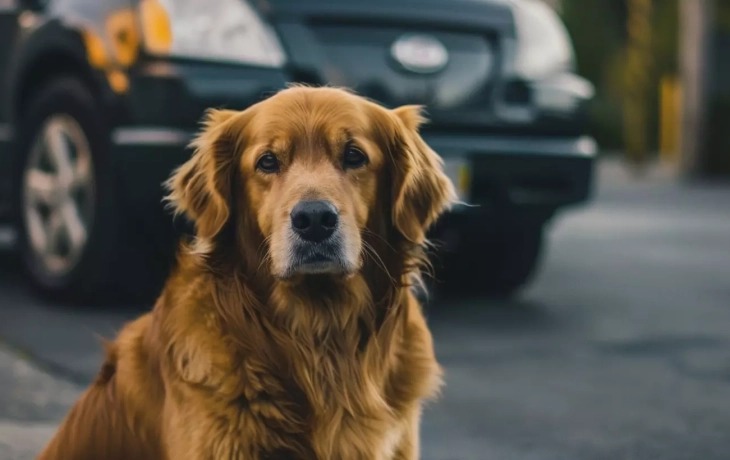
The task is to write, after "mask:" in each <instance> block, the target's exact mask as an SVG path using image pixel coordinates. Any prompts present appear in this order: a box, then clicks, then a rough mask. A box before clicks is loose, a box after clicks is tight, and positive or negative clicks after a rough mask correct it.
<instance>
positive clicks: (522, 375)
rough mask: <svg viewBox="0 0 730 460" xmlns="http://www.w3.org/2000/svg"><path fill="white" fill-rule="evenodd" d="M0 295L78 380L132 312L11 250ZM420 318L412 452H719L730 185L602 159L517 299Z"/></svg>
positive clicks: (724, 421) (1, 322) (709, 459)
mask: <svg viewBox="0 0 730 460" xmlns="http://www.w3.org/2000/svg"><path fill="white" fill-rule="evenodd" d="M0 264H2V262H0ZM0 305H1V306H2V308H0V338H2V340H4V341H6V342H7V343H10V344H12V346H14V347H17V348H19V349H22V350H26V351H27V352H29V353H31V354H33V355H34V356H36V359H37V360H39V361H40V362H41V363H43V365H44V366H45V368H46V369H50V370H52V371H54V372H59V371H60V372H61V373H62V374H63V375H65V376H66V377H70V378H73V379H76V380H78V381H85V380H86V379H88V378H89V377H90V375H92V374H93V372H94V371H95V367H96V365H97V363H98V359H99V352H98V346H97V344H96V340H95V338H94V333H95V332H102V333H109V332H110V331H113V330H114V329H115V328H116V327H118V325H119V324H120V322H121V321H123V320H124V319H125V318H127V317H130V316H132V315H134V314H136V312H137V311H139V310H138V309H137V310H134V309H132V310H125V309H120V308H116V309H115V310H113V311H90V310H79V309H72V308H59V307H58V306H54V305H51V304H49V303H47V302H44V301H42V300H39V299H38V298H36V297H34V296H33V295H32V294H30V293H29V290H28V289H27V287H26V286H25V285H24V283H23V282H22V279H21V278H20V277H19V276H17V275H16V274H15V266H14V265H13V264H12V263H11V262H9V261H6V262H4V264H3V268H0ZM138 308H139V307H138ZM429 317H430V323H431V325H432V328H433V332H434V335H435V337H436V346H437V352H438V355H439V357H440V360H441V362H442V363H443V364H444V365H445V367H446V369H447V384H448V386H447V389H446V390H445V393H444V395H443V398H442V399H441V400H440V401H439V402H438V403H436V404H434V405H433V406H431V408H430V409H429V411H428V412H427V413H426V417H425V420H424V428H423V444H424V456H423V457H424V459H427V460H452V459H453V460H456V459H465V460H472V459H474V460H480V459H498V460H510V459H520V460H523V459H540V460H551V459H556V460H557V459H561V460H564V459H575V460H592V459H596V460H598V459H611V460H615V459H627V460H629V459H639V460H643V459H652V460H653V459H667V460H682V459H688V460H689V459H700V458H701V459H703V460H713V459H718V460H720V459H722V460H726V459H727V458H729V456H730V454H728V452H730V187H727V186H719V185H718V186H711V185H704V186H697V185H693V186H679V185H677V184H676V183H673V182H672V181H669V180H667V179H666V178H664V177H663V176H661V177H655V178H653V179H652V180H651V181H649V183H645V184H637V183H633V182H632V181H631V180H628V179H627V178H626V177H625V176H623V175H622V174H621V172H620V170H617V169H616V168H615V167H613V166H612V165H608V166H604V167H603V168H602V171H601V183H600V188H599V194H598V198H597V201H596V203H595V204H594V206H592V207H591V208H589V209H583V210H575V211H573V212H571V213H569V214H567V215H564V216H563V217H561V218H560V219H558V220H557V221H556V222H555V223H554V225H553V226H552V228H551V232H550V251H549V254H548V256H547V260H546V264H545V267H544V270H543V271H542V272H541V274H540V276H539V278H538V279H537V280H536V282H535V283H534V284H533V286H532V287H531V288H530V289H529V290H528V291H527V292H526V293H525V294H524V296H523V297H522V298H521V300H519V301H514V302H509V303H499V304H489V303H485V302H476V301H472V302H461V303H458V302H449V303H444V302H440V303H438V302H437V303H436V304H435V305H432V306H431V307H430V308H429ZM0 356H1V355H0ZM2 366H3V362H2V360H1V359H0V369H2ZM2 382H3V381H2V380H0V383H2ZM7 404H8V402H6V401H4V400H3V399H2V398H0V419H1V418H2V417H3V416H7V413H8V409H7V407H6V406H7ZM56 412H57V411H55V410H54V411H51V410H49V414H50V415H49V416H48V417H49V418H47V419H46V420H54V418H53V417H55V415H54V414H55V413H56ZM6 418H11V419H12V414H11V416H7V417H6ZM16 418H17V417H16ZM3 430H4V428H3V425H2V424H0V437H1V436H2V433H3ZM38 436H42V435H41V434H38ZM0 455H1V451H0Z"/></svg>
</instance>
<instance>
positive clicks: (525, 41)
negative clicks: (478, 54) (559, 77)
mask: <svg viewBox="0 0 730 460" xmlns="http://www.w3.org/2000/svg"><path fill="white" fill-rule="evenodd" d="M513 5H514V9H513V11H514V17H515V26H516V32H517V41H516V43H515V46H516V50H515V51H516V56H515V62H514V72H515V73H516V74H517V75H518V76H519V77H521V78H524V79H525V80H534V79H537V78H542V77H545V76H548V75H551V74H554V73H558V72H565V71H570V70H572V68H573V66H574V62H573V59H574V56H573V44H572V43H571V41H570V35H568V31H567V30H566V29H565V26H564V25H563V22H562V21H561V19H560V18H559V17H558V15H557V13H555V11H553V10H552V8H550V7H549V6H548V5H546V4H545V3H544V2H543V1H542V0H519V1H514V2H513Z"/></svg>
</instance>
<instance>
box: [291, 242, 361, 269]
mask: <svg viewBox="0 0 730 460" xmlns="http://www.w3.org/2000/svg"><path fill="white" fill-rule="evenodd" d="M348 272H349V270H348V268H347V264H346V263H345V259H344V257H343V254H342V249H341V247H340V244H338V243H337V242H335V241H333V242H321V243H307V242H297V243H296V244H295V245H294V247H293V248H292V255H291V259H290V264H289V270H288V275H289V277H290V276H294V275H321V274H333V275H337V274H345V273H348Z"/></svg>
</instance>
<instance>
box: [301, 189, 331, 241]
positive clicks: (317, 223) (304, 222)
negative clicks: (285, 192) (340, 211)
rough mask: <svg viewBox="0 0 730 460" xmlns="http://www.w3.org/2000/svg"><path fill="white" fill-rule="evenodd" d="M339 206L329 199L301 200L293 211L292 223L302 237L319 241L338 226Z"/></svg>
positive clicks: (329, 234) (327, 236)
mask: <svg viewBox="0 0 730 460" xmlns="http://www.w3.org/2000/svg"><path fill="white" fill-rule="evenodd" d="M338 220H339V218H338V216H337V208H335V206H334V205H333V204H332V203H330V202H329V201H324V200H307V201H300V202H299V203H297V205H296V206H294V209H292V211H291V225H292V227H293V228H294V231H295V232H297V234H298V235H299V236H300V237H302V239H304V240H307V241H311V242H313V243H318V242H320V241H324V240H326V239H327V238H329V237H330V236H332V234H333V233H334V232H335V228H337V222H338Z"/></svg>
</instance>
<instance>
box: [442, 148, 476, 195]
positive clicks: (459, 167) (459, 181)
mask: <svg viewBox="0 0 730 460" xmlns="http://www.w3.org/2000/svg"><path fill="white" fill-rule="evenodd" d="M444 172H445V173H446V175H447V176H448V177H449V179H451V182H452V183H453V184H454V187H455V188H456V193H457V195H458V198H459V201H462V202H464V203H468V202H469V197H470V195H471V164H470V163H469V160H467V159H466V158H462V157H447V158H444Z"/></svg>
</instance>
